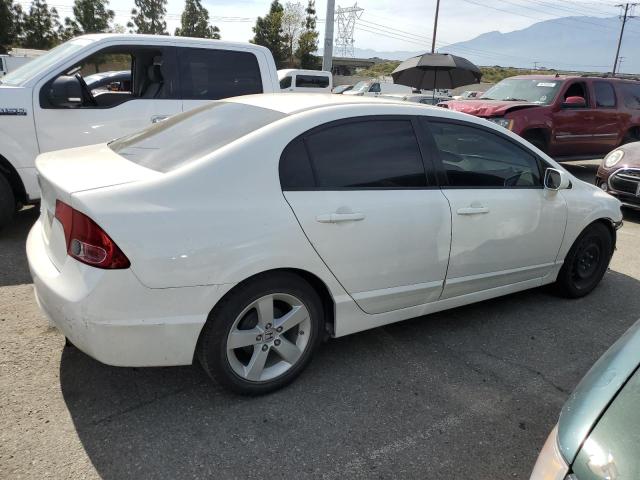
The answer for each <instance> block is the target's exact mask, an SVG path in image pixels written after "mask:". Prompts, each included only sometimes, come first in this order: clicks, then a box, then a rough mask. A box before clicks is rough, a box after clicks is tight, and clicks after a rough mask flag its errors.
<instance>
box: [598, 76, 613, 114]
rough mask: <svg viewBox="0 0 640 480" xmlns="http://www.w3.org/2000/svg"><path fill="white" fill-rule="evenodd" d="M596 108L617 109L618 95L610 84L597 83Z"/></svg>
mask: <svg viewBox="0 0 640 480" xmlns="http://www.w3.org/2000/svg"><path fill="white" fill-rule="evenodd" d="M594 86H595V92H596V107H604V108H615V106H616V94H615V93H614V91H613V85H611V84H610V83H609V82H595V83H594Z"/></svg>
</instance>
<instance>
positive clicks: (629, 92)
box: [620, 83, 640, 108]
mask: <svg viewBox="0 0 640 480" xmlns="http://www.w3.org/2000/svg"><path fill="white" fill-rule="evenodd" d="M620 90H622V96H623V97H624V104H625V105H626V106H627V107H629V108H640V84H639V85H634V84H631V83H623V84H621V85H620Z"/></svg>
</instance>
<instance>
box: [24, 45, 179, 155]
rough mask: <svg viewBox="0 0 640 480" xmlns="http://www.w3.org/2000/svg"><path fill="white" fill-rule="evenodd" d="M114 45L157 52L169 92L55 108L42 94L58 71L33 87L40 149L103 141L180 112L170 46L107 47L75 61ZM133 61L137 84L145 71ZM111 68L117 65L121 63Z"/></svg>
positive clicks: (42, 150)
mask: <svg viewBox="0 0 640 480" xmlns="http://www.w3.org/2000/svg"><path fill="white" fill-rule="evenodd" d="M114 48H116V49H117V51H127V49H130V50H131V51H135V52H146V54H147V56H150V55H154V54H155V53H158V52H161V58H162V60H163V62H164V63H163V66H162V71H163V72H164V86H165V88H166V91H167V92H170V93H167V95H166V97H167V98H140V97H138V96H137V94H134V95H131V97H132V98H131V99H130V100H128V101H125V102H124V103H120V104H119V105H115V106H110V107H99V106H83V107H80V108H55V107H52V106H48V105H47V104H46V98H45V97H46V95H47V93H46V89H47V88H48V85H49V82H50V81H51V80H53V79H54V78H56V77H57V76H59V75H61V74H64V72H58V73H57V74H56V75H53V76H52V77H49V78H47V79H46V80H45V81H44V82H42V83H41V84H40V85H39V86H38V87H37V88H35V89H34V94H33V95H34V98H33V104H34V115H35V124H36V132H37V138H38V145H39V148H40V152H48V151H51V150H60V149H64V148H72V147H79V146H84V145H91V144H95V143H102V142H107V141H110V140H113V139H115V138H118V137H121V136H123V135H128V134H130V133H133V132H135V131H138V130H142V129H144V128H146V127H148V126H150V125H152V123H154V122H156V121H159V120H162V119H164V118H167V117H169V116H171V115H174V114H176V113H179V112H180V109H181V105H180V100H178V99H177V98H175V97H174V96H173V92H175V88H174V83H173V82H175V80H174V74H175V63H174V61H175V50H174V49H173V48H170V47H161V46H158V47H146V46H140V45H131V46H127V45H121V46H117V47H108V48H107V49H104V50H100V51H99V52H94V53H92V54H91V55H89V56H88V57H87V58H85V60H82V61H80V62H78V64H81V63H82V62H84V61H86V60H87V59H90V58H96V57H98V56H99V55H100V54H101V52H104V51H105V50H107V51H108V52H113V51H114ZM151 52H153V53H151ZM138 54H139V53H138ZM157 56H158V55H156V57H157ZM133 58H135V55H133ZM135 62H137V60H134V61H133V65H132V67H131V69H132V77H133V84H134V85H141V82H143V81H144V80H146V78H144V79H143V78H142V76H143V75H145V76H146V75H147V69H146V68H145V69H143V68H142V65H138V67H137V68H136V65H135ZM101 68H103V70H102V71H104V69H108V68H109V66H108V65H106V66H105V65H101ZM114 68H116V69H119V68H122V67H121V66H118V67H114ZM67 70H68V69H67ZM136 77H137V78H136ZM135 89H137V87H135V88H134V90H135Z"/></svg>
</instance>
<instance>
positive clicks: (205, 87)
mask: <svg viewBox="0 0 640 480" xmlns="http://www.w3.org/2000/svg"><path fill="white" fill-rule="evenodd" d="M178 57H179V60H178V61H179V65H180V86H181V93H182V98H183V99H184V100H219V99H221V98H229V97H235V96H238V95H250V94H253V93H262V92H263V89H262V78H261V75H260V66H259V64H258V59H257V58H256V56H255V55H254V54H253V53H250V52H237V51H232V50H215V49H209V48H180V49H179V52H178Z"/></svg>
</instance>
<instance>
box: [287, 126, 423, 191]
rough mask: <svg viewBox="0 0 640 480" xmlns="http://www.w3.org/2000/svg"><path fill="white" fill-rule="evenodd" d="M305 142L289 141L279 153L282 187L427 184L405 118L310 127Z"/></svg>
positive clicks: (326, 187)
mask: <svg viewBox="0 0 640 480" xmlns="http://www.w3.org/2000/svg"><path fill="white" fill-rule="evenodd" d="M304 144H305V146H306V149H303V148H302V145H301V144H300V143H295V142H294V143H292V144H291V145H290V147H288V148H287V151H286V152H285V153H287V154H286V155H283V158H282V160H281V166H280V179H281V183H282V187H283V189H285V190H286V189H287V188H292V189H304V188H311V187H313V186H315V188H316V189H321V190H322V189H327V190H331V189H371V188H388V189H402V188H416V187H425V186H427V179H426V175H425V170H424V165H423V163H422V157H421V154H420V148H419V147H418V140H417V138H416V136H415V133H414V130H413V126H412V122H411V120H410V119H406V120H404V119H393V120H392V119H377V118H375V119H374V118H372V119H367V120H354V121H349V122H339V123H337V124H333V125H330V126H327V127H324V128H321V129H319V130H317V131H312V132H311V133H310V134H309V135H307V136H306V137H305V138H304ZM307 154H308V156H307ZM306 162H308V163H309V166H310V168H309V167H307V166H306V165H305V163H306ZM294 163H297V164H294ZM312 181H313V182H314V185H313V186H312V185H310V183H311V182H312Z"/></svg>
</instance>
